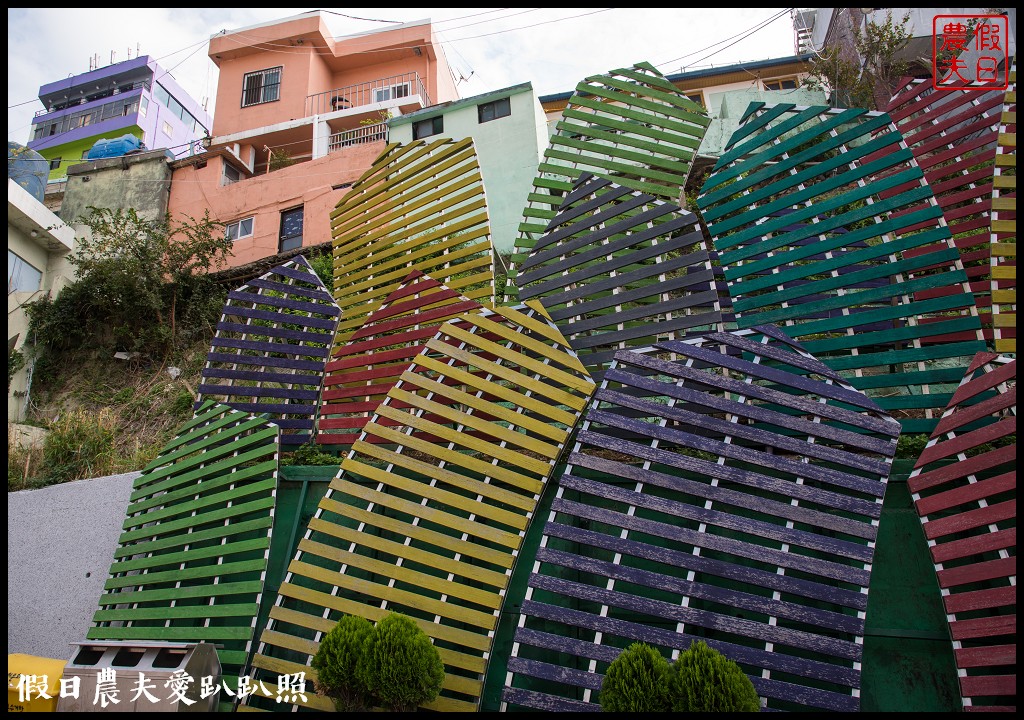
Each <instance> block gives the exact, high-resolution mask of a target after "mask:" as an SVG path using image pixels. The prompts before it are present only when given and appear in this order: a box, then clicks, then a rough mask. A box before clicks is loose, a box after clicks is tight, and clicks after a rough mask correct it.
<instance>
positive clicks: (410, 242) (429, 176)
mask: <svg viewBox="0 0 1024 720" xmlns="http://www.w3.org/2000/svg"><path fill="white" fill-rule="evenodd" d="M331 235H332V236H333V238H334V297H335V299H336V300H337V302H338V305H339V306H340V307H341V312H342V319H341V322H340V323H339V325H338V335H337V337H336V338H335V347H337V346H339V345H342V344H344V342H345V341H347V340H348V338H349V337H350V336H351V335H352V333H354V332H355V331H356V330H358V329H359V328H360V327H362V325H363V322H364V321H365V320H366V317H367V316H368V315H369V314H370V313H372V312H373V311H374V310H376V309H377V308H379V307H380V305H381V304H382V303H383V302H384V300H385V299H386V298H387V296H388V295H389V294H391V292H392V291H393V290H394V289H395V288H397V287H398V286H399V285H400V284H401V282H402V281H403V280H404V279H405V277H406V276H407V275H408V274H409V272H410V271H412V270H419V271H421V272H423V273H426V274H427V275H430V277H432V278H434V279H435V280H437V281H438V282H440V283H443V284H444V285H445V286H446V287H448V288H451V289H452V290H455V291H457V292H459V293H460V294H462V295H464V296H465V297H467V298H469V299H471V300H477V301H479V302H482V303H490V302H492V301H493V298H494V268H493V264H494V259H493V252H492V250H491V242H490V226H489V224H488V220H487V202H486V199H485V197H484V191H483V182H482V178H481V175H480V166H479V163H478V161H477V157H476V150H475V149H474V147H473V139H472V138H466V139H464V140H459V141H453V140H446V139H442V140H435V141H433V142H426V141H423V140H419V141H416V142H413V143H411V144H409V145H399V144H397V143H394V144H391V145H388V147H387V148H386V149H385V150H384V152H383V153H381V155H380V157H379V158H377V161H376V162H375V163H374V164H373V166H372V167H371V168H370V169H369V170H367V171H366V172H365V173H364V174H363V176H362V177H361V178H360V179H359V180H358V181H357V182H356V183H355V184H354V185H353V186H352V189H351V190H350V191H349V193H348V194H347V195H345V197H343V198H342V199H341V201H340V202H339V203H338V207H337V208H335V210H334V211H333V212H332V213H331Z"/></svg>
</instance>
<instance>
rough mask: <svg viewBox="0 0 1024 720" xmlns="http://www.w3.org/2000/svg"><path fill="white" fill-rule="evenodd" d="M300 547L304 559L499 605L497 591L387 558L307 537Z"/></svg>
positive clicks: (465, 571)
mask: <svg viewBox="0 0 1024 720" xmlns="http://www.w3.org/2000/svg"><path fill="white" fill-rule="evenodd" d="M360 546H361V547H363V548H370V547H371V546H370V545H369V544H360ZM299 550H301V551H302V552H303V553H305V554H304V555H303V558H306V555H315V556H316V557H319V558H323V559H324V560H331V561H333V562H337V563H339V564H342V565H347V566H349V567H355V568H359V569H360V570H366V571H367V572H371V573H375V574H378V575H382V576H384V577H386V578H390V579H392V580H396V581H398V582H403V583H407V584H409V585H414V586H415V587H418V588H423V589H424V590H429V591H432V592H436V593H439V594H441V595H448V596H449V597H453V598H459V599H461V600H465V601H466V602H471V603H474V604H476V605H482V606H483V607H486V608H489V609H491V610H498V609H499V608H500V606H501V596H500V595H498V593H493V592H488V591H486V590H481V589H479V588H474V587H470V586H468V585H465V584H463V583H461V582H459V581H457V580H449V579H448V578H447V577H443V576H438V575H430V574H429V573H425V572H420V571H417V570H411V569H409V568H408V567H406V566H405V565H396V564H395V563H394V562H392V561H389V560H379V559H376V558H371V557H367V556H365V555H360V554H358V553H352V552H349V551H347V550H342V549H340V548H336V547H333V546H331V545H325V544H324V543H321V542H316V541H315V540H308V539H303V540H300V541H299ZM399 557H405V555H404V554H402V555H399ZM425 558H426V559H425V561H424V564H430V565H432V563H430V558H431V556H430V555H426V556H425ZM406 559H409V558H406ZM472 569H473V568H472V566H471V565H469V564H466V565H464V567H463V568H462V569H461V571H460V572H459V574H460V575H466V574H472Z"/></svg>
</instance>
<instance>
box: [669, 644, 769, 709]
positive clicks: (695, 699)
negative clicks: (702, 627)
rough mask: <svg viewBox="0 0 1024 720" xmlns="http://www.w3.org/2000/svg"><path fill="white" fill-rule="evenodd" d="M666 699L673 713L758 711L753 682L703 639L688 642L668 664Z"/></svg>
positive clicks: (757, 700)
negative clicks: (688, 645) (669, 669)
mask: <svg viewBox="0 0 1024 720" xmlns="http://www.w3.org/2000/svg"><path fill="white" fill-rule="evenodd" d="M668 692H669V701H670V703H671V708H672V710H673V711H675V712H758V711H759V710H760V709H761V701H760V699H759V698H758V696H757V690H755V689H754V684H753V683H752V682H750V678H748V677H747V676H746V675H745V674H744V673H743V670H742V669H741V668H740V666H739V665H737V664H736V663H735V662H733V661H732V660H730V659H729V658H727V657H725V656H724V655H722V653H720V652H718V651H717V650H714V649H713V648H710V647H708V646H707V644H705V643H704V642H703V641H701V640H698V641H697V642H695V643H693V644H691V645H690V647H689V648H687V649H686V650H685V651H683V652H682V653H680V655H679V657H678V658H677V659H676V661H675V662H674V663H672V667H671V672H670V675H669V682H668Z"/></svg>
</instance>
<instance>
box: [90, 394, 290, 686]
mask: <svg viewBox="0 0 1024 720" xmlns="http://www.w3.org/2000/svg"><path fill="white" fill-rule="evenodd" d="M278 436H279V430H278V428H277V426H276V425H273V424H271V423H268V422H266V421H265V420H264V419H261V418H254V417H252V416H250V415H248V414H246V413H241V412H237V411H235V410H232V409H231V408H229V407H227V406H224V405H217V404H214V403H213V402H206V403H204V404H203V406H202V407H201V408H200V409H199V411H198V412H197V414H196V416H195V418H193V419H192V420H191V421H189V422H188V423H186V424H185V425H184V426H182V428H181V429H180V430H179V431H178V435H177V437H176V438H175V439H174V440H173V441H171V442H170V443H168V444H167V446H166V447H165V448H164V449H163V450H162V451H161V453H160V456H159V457H158V458H157V459H156V460H154V461H153V462H151V463H150V464H149V465H147V466H146V468H145V469H144V470H143V472H142V474H141V475H140V476H139V477H138V479H136V480H135V482H134V484H133V488H134V489H133V491H132V494H131V499H130V504H129V505H128V517H127V519H126V520H125V522H124V532H123V533H122V535H121V537H120V539H119V540H118V547H117V550H116V551H115V553H114V561H113V563H112V564H111V566H110V579H109V580H107V582H106V584H105V585H104V592H103V595H101V596H100V609H99V610H98V611H97V612H96V614H95V615H94V616H93V627H92V628H90V629H89V631H88V634H87V638H89V639H90V640H139V641H144V640H157V641H159V640H166V641H175V642H183V641H188V642H201V641H205V642H211V643H216V644H217V646H218V648H217V652H218V655H219V656H220V662H221V667H222V669H223V674H224V678H225V680H226V681H227V683H228V687H231V688H233V687H235V686H236V684H237V683H236V679H237V677H238V675H239V672H240V670H241V669H242V668H243V667H244V666H245V665H246V661H247V657H248V653H249V651H250V648H251V645H252V641H253V634H254V632H255V628H256V616H257V613H258V611H259V605H260V598H261V594H262V592H263V582H264V579H265V576H266V571H267V560H268V557H269V552H270V533H271V527H272V525H273V521H274V502H275V496H276V491H277V452H278ZM196 682H197V683H198V682H199V680H198V679H196Z"/></svg>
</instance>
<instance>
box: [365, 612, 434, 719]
mask: <svg viewBox="0 0 1024 720" xmlns="http://www.w3.org/2000/svg"><path fill="white" fill-rule="evenodd" d="M358 674H359V676H360V678H361V679H362V680H363V682H364V684H365V685H366V687H367V688H368V689H369V691H370V692H371V693H372V694H373V695H374V696H375V697H376V698H377V700H378V701H379V702H380V703H381V704H382V705H383V706H385V707H387V708H389V709H390V710H391V711H392V712H413V711H415V710H416V708H417V706H419V705H420V704H422V703H425V702H430V701H432V700H434V699H435V698H436V697H437V695H438V693H440V692H441V685H442V684H443V683H444V663H442V662H441V656H440V655H438V652H437V648H435V647H434V645H433V644H432V643H431V642H430V638H429V637H427V634H426V633H425V632H423V631H422V630H421V629H420V627H419V625H417V624H416V622H415V621H414V620H413V619H412V618H410V617H408V616H406V615H401V614H399V613H394V612H393V613H389V614H387V615H386V616H384V617H383V618H381V619H380V620H379V621H378V622H377V625H376V626H375V627H374V629H373V634H372V635H371V636H370V638H369V641H368V642H367V648H366V658H365V662H364V663H363V664H362V665H360V666H359V673H358Z"/></svg>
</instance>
